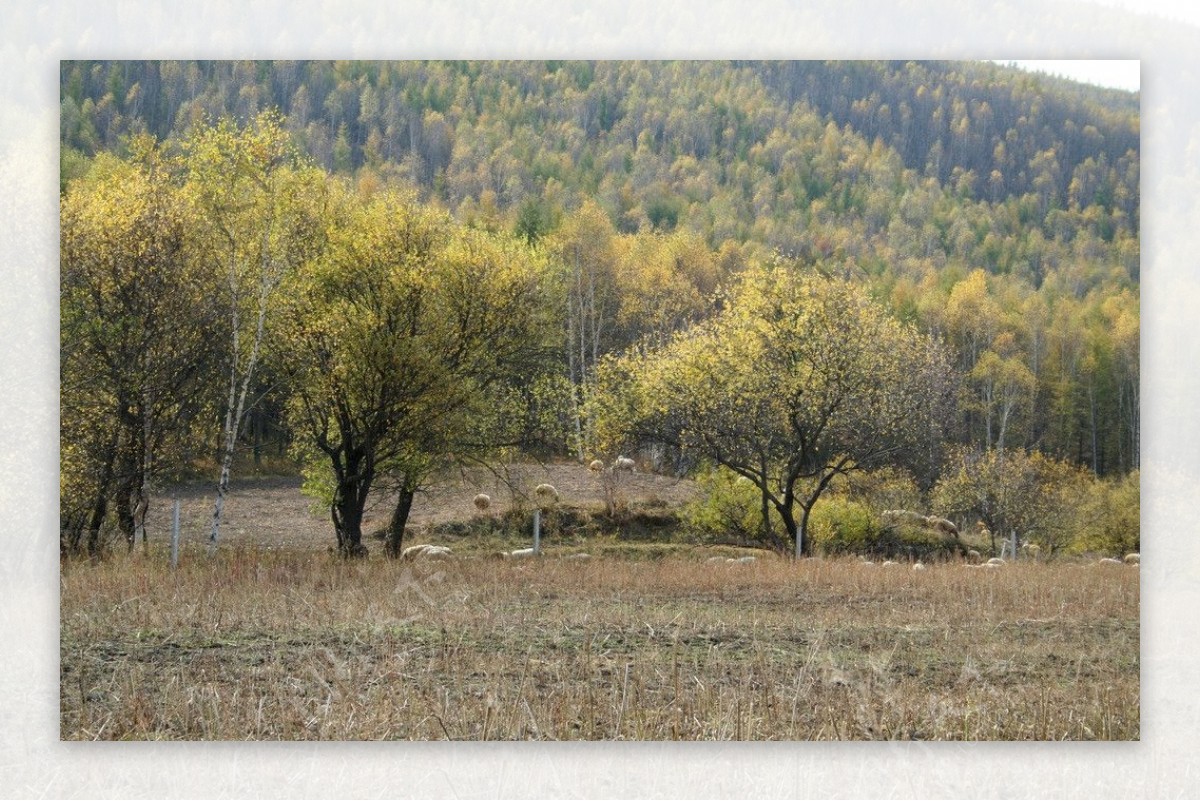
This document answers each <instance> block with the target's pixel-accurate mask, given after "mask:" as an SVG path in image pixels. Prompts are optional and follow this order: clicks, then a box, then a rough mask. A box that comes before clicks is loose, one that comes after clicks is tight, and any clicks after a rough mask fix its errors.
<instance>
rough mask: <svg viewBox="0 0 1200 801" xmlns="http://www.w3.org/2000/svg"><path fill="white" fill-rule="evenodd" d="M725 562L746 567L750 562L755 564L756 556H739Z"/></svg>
mask: <svg viewBox="0 0 1200 801" xmlns="http://www.w3.org/2000/svg"><path fill="white" fill-rule="evenodd" d="M725 561H726V562H733V563H734V564H739V565H748V564H750V563H751V562H757V561H758V557H757V556H740V557H738V558H736V559H733V558H730V559H726V560H725Z"/></svg>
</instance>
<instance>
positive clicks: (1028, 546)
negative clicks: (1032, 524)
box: [1021, 542, 1042, 559]
mask: <svg viewBox="0 0 1200 801" xmlns="http://www.w3.org/2000/svg"><path fill="white" fill-rule="evenodd" d="M1021 550H1022V551H1024V552H1025V553H1027V554H1029V555H1030V556H1032V557H1033V558H1034V559H1037V557H1038V554H1040V553H1041V552H1042V546H1040V545H1038V544H1037V543H1036V542H1026V543H1024V544H1023V545H1021Z"/></svg>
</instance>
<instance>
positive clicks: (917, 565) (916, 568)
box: [912, 562, 925, 570]
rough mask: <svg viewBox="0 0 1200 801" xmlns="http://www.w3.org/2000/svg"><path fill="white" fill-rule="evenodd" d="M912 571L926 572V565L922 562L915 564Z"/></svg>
mask: <svg viewBox="0 0 1200 801" xmlns="http://www.w3.org/2000/svg"><path fill="white" fill-rule="evenodd" d="M912 569H913V570H924V569H925V565H923V564H921V563H920V562H913V567H912Z"/></svg>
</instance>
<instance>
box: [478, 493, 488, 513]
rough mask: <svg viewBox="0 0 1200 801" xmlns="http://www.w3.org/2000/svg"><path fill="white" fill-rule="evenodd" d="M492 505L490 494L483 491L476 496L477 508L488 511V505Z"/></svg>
mask: <svg viewBox="0 0 1200 801" xmlns="http://www.w3.org/2000/svg"><path fill="white" fill-rule="evenodd" d="M491 505H492V499H491V497H490V496H488V495H485V494H483V493H482V492H481V493H479V494H478V495H476V496H475V508H476V509H478V510H479V511H481V512H486V511H487V510H488V507H489V506H491Z"/></svg>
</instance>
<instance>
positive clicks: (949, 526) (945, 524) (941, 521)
mask: <svg viewBox="0 0 1200 801" xmlns="http://www.w3.org/2000/svg"><path fill="white" fill-rule="evenodd" d="M925 525H927V526H929V527H930V528H932V529H935V530H936V531H939V532H941V533H942V534H951V535H953V536H955V537H957V536H958V526H956V525H954V522H953V521H951V520H947V519H946V518H944V517H938V516H936V515H930V516H929V517H926V518H925Z"/></svg>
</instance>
